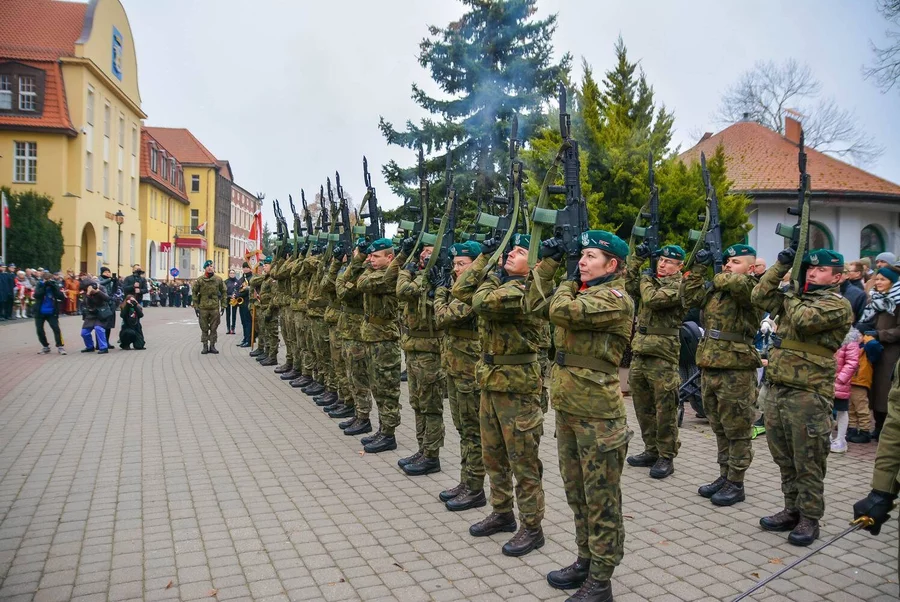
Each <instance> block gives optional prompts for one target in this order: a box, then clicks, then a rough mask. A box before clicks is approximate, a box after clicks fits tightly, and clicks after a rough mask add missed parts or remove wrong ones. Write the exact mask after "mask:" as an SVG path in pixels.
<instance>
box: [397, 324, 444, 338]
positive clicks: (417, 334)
mask: <svg viewBox="0 0 900 602" xmlns="http://www.w3.org/2000/svg"><path fill="white" fill-rule="evenodd" d="M403 333H404V334H406V335H407V336H410V337H413V338H414V339H437V338H439V337H440V335H441V334H442V333H441V331H440V330H438V331H437V334H435V333H434V332H431V331H430V330H413V329H411V328H406V327H405V326H404V327H403Z"/></svg>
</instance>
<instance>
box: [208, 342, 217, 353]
mask: <svg viewBox="0 0 900 602" xmlns="http://www.w3.org/2000/svg"><path fill="white" fill-rule="evenodd" d="M209 352H210V353H213V354H215V355H218V354H219V350H218V349H216V344H215V343H210V344H209Z"/></svg>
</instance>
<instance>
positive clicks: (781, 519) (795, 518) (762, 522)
mask: <svg viewBox="0 0 900 602" xmlns="http://www.w3.org/2000/svg"><path fill="white" fill-rule="evenodd" d="M799 522H800V512H799V511H797V510H788V509H784V510H782V511H781V512H779V513H778V514H773V515H772V516H764V517H762V518H761V519H759V526H760V527H762V528H763V529H765V530H766V531H775V532H776V533H781V532H783V531H792V530H793V529H794V527H796V526H797V524H798V523H799Z"/></svg>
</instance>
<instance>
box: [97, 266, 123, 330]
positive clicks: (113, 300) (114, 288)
mask: <svg viewBox="0 0 900 602" xmlns="http://www.w3.org/2000/svg"><path fill="white" fill-rule="evenodd" d="M100 287H101V288H102V289H103V290H104V291H106V295H107V297H109V301H108V302H107V304H108V305H109V312H104V313H108V314H109V317H107V318H106V321H105V322H104V324H103V328H104V330H106V341H107V342H109V341H111V340H112V337H110V332H112V329H113V328H115V327H116V310H117V309H118V307H119V305H120V304H121V303H122V300H123V299H124V298H125V295H124V294H123V293H122V289H121V288H120V287H119V279H118V277H116V276H115V275H113V273H112V271H111V270H110V269H109V268H108V267H106V266H103V267H102V268H100Z"/></svg>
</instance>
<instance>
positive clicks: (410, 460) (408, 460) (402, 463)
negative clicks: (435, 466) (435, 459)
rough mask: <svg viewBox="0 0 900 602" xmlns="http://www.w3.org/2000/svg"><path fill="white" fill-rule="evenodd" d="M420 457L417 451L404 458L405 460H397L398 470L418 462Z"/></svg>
mask: <svg viewBox="0 0 900 602" xmlns="http://www.w3.org/2000/svg"><path fill="white" fill-rule="evenodd" d="M421 457H422V452H421V451H417V452H416V453H414V454H413V455H411V456H406V457H405V458H400V459H399V460H397V466H399V467H400V468H403V467H404V466H406V465H407V464H412V463H413V462H415V461H416V460H418V459H419V458H421Z"/></svg>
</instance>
